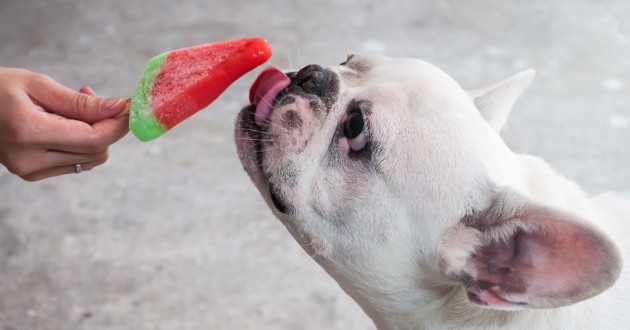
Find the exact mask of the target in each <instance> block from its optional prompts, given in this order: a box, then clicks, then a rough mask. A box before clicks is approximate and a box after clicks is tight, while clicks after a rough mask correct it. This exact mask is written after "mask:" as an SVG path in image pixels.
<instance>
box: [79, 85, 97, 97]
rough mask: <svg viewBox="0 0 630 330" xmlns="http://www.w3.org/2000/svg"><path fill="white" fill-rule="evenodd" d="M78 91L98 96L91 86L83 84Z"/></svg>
mask: <svg viewBox="0 0 630 330" xmlns="http://www.w3.org/2000/svg"><path fill="white" fill-rule="evenodd" d="M79 93H83V94H88V95H93V96H98V95H96V93H95V92H94V90H93V89H92V88H90V86H83V87H81V89H79Z"/></svg>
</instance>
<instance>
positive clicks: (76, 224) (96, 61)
mask: <svg viewBox="0 0 630 330" xmlns="http://www.w3.org/2000/svg"><path fill="white" fill-rule="evenodd" d="M628 17H630V2H628V1H624V0H620V1H606V0H602V1H586V0H560V1H516V0H514V1H499V0H496V1H435V2H430V1H424V2H421V1H358V0H357V1H350V0H333V1H316V0H313V1H301V2H299V1H293V0H287V1H279V0H271V1H244V0H231V1H216V0H215V1H208V0H206V1H200V0H188V1H185V0H182V1H127V0H125V1H123V0H118V1H103V0H74V1H72V0H66V1H61V0H55V1H35V0H13V1H11V0H0V65H2V66H15V67H24V68H27V69H30V70H33V71H38V72H43V73H46V74H48V75H51V76H52V77H54V78H55V79H56V80H58V81H60V82H61V83H64V84H66V85H68V86H70V87H72V88H75V89H78V88H80V87H81V86H83V85H89V86H91V87H92V88H93V89H94V90H95V91H96V92H97V93H99V94H100V95H102V96H131V94H132V92H133V90H134V88H135V86H136V83H137V81H138V78H139V76H140V74H141V72H142V70H143V67H144V64H145V62H146V61H147V60H148V59H149V58H150V57H152V56H153V55H156V54H158V53H161V52H163V51H166V50H170V49H174V48H180V47H186V46H190V45H195V44H200V43H207V42H213V41H219V40H225V39H232V38H241V37H251V36H259V37H264V38H266V39H267V40H269V41H270V43H271V44H272V45H273V47H274V50H275V54H274V56H273V58H272V59H271V61H270V63H269V64H271V65H275V66H278V67H280V68H283V69H289V68H299V67H302V66H304V65H306V64H310V63H320V64H322V65H332V64H337V63H339V62H342V61H343V60H344V58H345V55H346V54H347V53H349V52H365V53H379V54H386V55H391V56H413V57H419V58H423V59H425V60H428V61H430V62H432V63H434V64H437V65H438V66H440V67H442V68H443V69H445V70H446V71H447V72H448V73H450V74H451V75H452V76H453V77H454V78H455V79H456V80H458V81H459V82H460V83H461V84H462V86H464V87H467V88H473V87H477V86H479V85H481V84H484V83H486V82H490V81H493V80H495V79H499V78H502V77H504V76H507V75H509V74H512V73H515V72H517V71H519V70H522V69H525V68H528V67H531V68H534V69H535V70H536V71H537V78H536V79H535V80H534V82H533V84H532V86H531V87H530V89H529V90H528V91H527V92H526V93H525V95H524V96H523V98H522V99H521V100H520V101H519V102H518V103H517V105H516V108H515V110H514V112H513V115H512V117H511V118H510V121H509V122H508V126H507V127H506V129H505V130H504V133H503V136H504V138H505V139H506V141H507V142H508V144H509V145H510V146H511V147H512V148H513V149H514V150H515V151H517V152H524V153H531V154H535V155H539V156H542V157H543V158H545V159H547V160H548V161H549V162H550V163H551V164H552V165H553V166H554V167H555V168H557V169H558V170H559V171H560V172H561V173H564V174H565V175H566V176H567V177H569V178H571V179H574V180H576V181H577V182H579V183H580V184H581V185H582V186H583V187H585V189H586V190H587V191H588V192H589V193H593V194H595V193H599V192H602V191H606V190H612V191H617V192H619V193H621V194H624V195H628V196H630V153H629V151H630V147H628V142H629V141H630V93H628V90H629V86H630V78H629V77H630V64H629V58H630V20H628ZM258 72H260V69H257V70H256V71H254V72H252V73H250V74H248V75H247V76H245V77H244V78H243V79H241V80H239V81H237V82H236V83H235V84H234V85H233V86H232V87H231V88H230V89H229V90H228V91H227V92H226V93H225V94H224V95H222V96H221V98H219V99H218V100H217V101H216V102H215V103H214V104H212V105H211V106H210V107H209V108H208V109H206V110H204V111H202V112H201V113H199V114H197V115H196V116H195V117H193V118H191V119H189V120H187V121H186V122H184V123H182V124H180V125H179V126H178V127H176V128H175V129H174V130H172V131H171V132H169V133H168V134H167V135H165V136H163V137H161V138H159V139H157V140H155V141H153V142H149V143H141V142H139V141H137V140H136V139H135V138H134V137H133V136H131V135H129V136H127V137H125V138H124V139H123V140H121V141H120V142H119V143H117V144H115V145H114V146H112V147H111V158H110V161H109V162H108V163H106V164H105V165H103V166H101V167H98V168H96V169H94V170H93V171H91V172H85V173H83V174H81V175H69V176H65V177H59V178H54V179H49V180H46V181H42V182H37V183H27V182H23V181H22V180H20V179H19V178H17V177H14V176H12V175H11V174H9V173H8V172H7V171H6V170H5V169H4V168H1V169H0V329H2V330H5V329H6V330H9V329H372V328H373V326H372V325H371V323H370V322H369V320H367V319H366V317H365V316H364V314H363V313H362V312H361V311H360V309H359V308H358V307H356V306H355V304H354V303H353V302H352V301H351V300H350V299H349V298H347V297H346V296H345V295H344V294H343V293H342V292H341V290H340V289H339V288H338V287H337V285H336V284H335V283H334V282H333V281H332V280H331V279H329V278H328V277H327V275H325V274H324V272H323V271H322V270H321V269H319V268H318V266H317V265H316V264H315V263H314V262H313V261H311V260H310V259H309V257H308V256H307V255H306V254H305V253H304V252H303V251H302V250H301V248H300V247H299V246H297V244H296V243H294V242H293V240H292V238H291V237H290V236H289V234H288V233H287V232H286V230H285V229H284V228H283V227H282V225H281V224H280V223H279V222H278V221H276V220H275V219H274V218H273V217H272V216H271V213H270V212H269V211H268V210H267V208H266V206H265V205H264V203H263V202H262V200H261V198H260V197H259V196H258V194H257V192H256V190H255V188H254V187H253V186H252V184H251V183H250V182H249V180H248V178H247V176H246V174H245V173H244V172H243V171H242V170H241V166H240V163H239V161H238V158H237V156H236V153H235V145H234V142H233V138H232V130H233V121H234V118H235V115H236V112H237V111H238V110H239V109H240V108H241V107H242V106H244V105H245V104H246V103H247V91H248V88H249V85H250V84H251V82H252V81H253V79H254V78H255V75H256V74H257V73H258Z"/></svg>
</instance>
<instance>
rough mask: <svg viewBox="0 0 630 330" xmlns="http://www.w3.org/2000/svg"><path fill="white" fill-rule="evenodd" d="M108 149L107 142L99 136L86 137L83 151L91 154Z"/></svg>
mask: <svg viewBox="0 0 630 330" xmlns="http://www.w3.org/2000/svg"><path fill="white" fill-rule="evenodd" d="M104 149H107V144H106V143H104V142H103V141H102V139H100V138H99V137H97V136H89V137H86V138H85V140H84V144H83V151H84V152H85V153H89V154H97V153H100V152H102V151H103V150H104Z"/></svg>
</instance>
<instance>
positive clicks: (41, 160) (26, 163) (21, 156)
mask: <svg viewBox="0 0 630 330" xmlns="http://www.w3.org/2000/svg"><path fill="white" fill-rule="evenodd" d="M108 157H109V151H108V150H107V149H106V150H104V151H102V152H99V153H95V154H73V153H67V152H59V151H52V150H29V151H23V150H18V151H16V152H14V153H13V154H12V157H11V158H9V159H8V161H7V162H6V165H7V169H8V170H9V171H10V172H11V173H13V174H16V175H18V176H21V177H24V176H27V175H29V174H31V173H35V172H40V171H42V170H45V169H48V168H55V167H61V166H70V165H74V164H83V163H92V162H100V163H104V162H106V161H107V159H108Z"/></svg>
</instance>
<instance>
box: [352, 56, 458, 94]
mask: <svg viewBox="0 0 630 330" xmlns="http://www.w3.org/2000/svg"><path fill="white" fill-rule="evenodd" d="M345 66H347V67H348V68H349V69H351V70H353V71H354V72H355V73H357V74H359V75H361V76H362V77H363V79H362V80H363V81H364V82H379V81H392V80H396V81H409V82H424V81H427V82H440V83H441V84H448V85H451V86H452V87H458V85H457V84H456V83H455V82H454V81H453V79H452V78H451V77H450V76H449V75H448V74H446V73H445V72H444V71H442V70H441V69H440V68H438V67H436V66H434V65H433V64H431V63H428V62H425V61H422V60H419V59H415V58H392V57H385V56H378V55H350V56H349V57H348V61H347V62H346V64H345Z"/></svg>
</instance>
